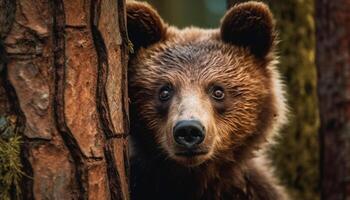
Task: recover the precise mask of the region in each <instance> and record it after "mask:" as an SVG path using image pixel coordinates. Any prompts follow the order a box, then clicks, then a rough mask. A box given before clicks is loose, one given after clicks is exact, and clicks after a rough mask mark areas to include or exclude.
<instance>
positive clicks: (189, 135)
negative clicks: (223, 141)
mask: <svg viewBox="0 0 350 200" xmlns="http://www.w3.org/2000/svg"><path fill="white" fill-rule="evenodd" d="M173 136H174V140H175V142H176V144H177V145H179V146H180V147H181V149H183V151H180V152H177V153H176V155H180V156H195V155H199V154H205V153H207V152H204V151H201V150H199V149H198V146H199V145H200V144H201V143H202V142H203V141H204V138H205V128H204V126H203V125H202V124H201V123H200V122H199V121H197V120H181V121H178V122H177V123H176V124H175V126H174V129H173Z"/></svg>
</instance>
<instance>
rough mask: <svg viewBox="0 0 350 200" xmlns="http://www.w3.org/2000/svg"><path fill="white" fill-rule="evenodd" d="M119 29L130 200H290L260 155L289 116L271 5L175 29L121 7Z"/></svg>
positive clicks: (141, 7) (142, 7)
mask: <svg viewBox="0 0 350 200" xmlns="http://www.w3.org/2000/svg"><path fill="white" fill-rule="evenodd" d="M127 26H128V34H129V38H130V40H131V42H132V43H133V45H134V50H135V52H134V54H133V55H131V57H130V62H129V96H130V101H131V103H130V120H131V128H130V129H131V196H132V197H131V199H132V200H150V199H152V200H197V199H198V200H199V199H201V200H205V199H206V200H219V199H225V200H226V199H227V200H232V199H238V200H241V199H254V200H255V199H256V200H284V199H288V198H287V195H286V193H285V191H284V190H283V188H282V187H281V186H279V185H278V183H277V181H276V180H275V178H274V177H273V176H272V172H271V171H272V170H271V167H270V166H269V165H268V162H266V159H265V156H264V155H265V153H264V152H265V150H266V148H267V147H268V146H269V144H271V142H272V138H273V136H274V135H275V133H277V132H278V129H279V128H280V127H281V125H282V124H283V123H284V122H285V121H286V111H287V109H286V105H285V95H284V89H283V84H282V83H281V80H280V75H279V73H278V71H277V69H276V63H277V58H278V57H277V56H276V53H275V51H276V47H275V46H276V43H277V42H276V32H275V22H274V18H273V16H272V14H271V12H270V10H269V8H268V7H267V6H266V5H265V4H264V3H259V2H246V3H241V4H237V5H235V6H233V7H232V8H231V9H229V10H228V11H227V13H226V14H225V15H224V17H223V19H222V21H221V26H220V28H218V29H211V30H207V29H200V28H195V27H190V28H184V29H178V28H176V27H174V26H169V25H168V24H166V23H165V22H164V21H163V20H162V19H161V18H160V16H159V15H158V13H157V12H156V11H155V10H154V9H153V8H152V7H151V6H150V5H148V4H146V3H140V2H129V3H127Z"/></svg>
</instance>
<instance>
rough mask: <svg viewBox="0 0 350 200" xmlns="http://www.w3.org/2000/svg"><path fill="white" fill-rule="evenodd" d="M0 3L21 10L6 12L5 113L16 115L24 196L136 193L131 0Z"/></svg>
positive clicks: (104, 196)
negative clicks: (131, 147) (130, 145)
mask: <svg viewBox="0 0 350 200" xmlns="http://www.w3.org/2000/svg"><path fill="white" fill-rule="evenodd" d="M1 1H2V2H1V6H2V5H6V6H7V5H10V4H11V5H14V8H15V12H13V13H14V16H11V15H10V14H6V15H4V16H2V15H1V16H0V18H1V19H0V20H1V21H0V22H1V26H2V27H1V28H2V30H1V31H0V33H1V34H2V35H1V40H2V43H3V44H2V46H3V50H4V51H5V53H6V54H7V56H6V57H7V59H6V63H5V61H4V59H3V58H4V56H2V63H5V64H4V66H3V69H2V71H3V72H2V74H1V87H0V92H1V95H5V96H6V98H5V97H4V98H1V101H0V104H1V105H0V112H1V113H0V114H1V115H4V114H8V113H15V114H16V115H17V116H18V122H19V126H20V129H19V130H20V132H21V134H22V135H23V140H24V141H23V145H22V152H21V157H22V161H23V163H22V164H23V170H24V172H25V174H26V175H25V176H24V179H23V184H22V194H23V199H50V200H51V199H59V200H61V199H94V200H96V199H101V200H102V199H103V200H104V199H118V200H119V199H129V196H128V193H129V192H128V170H129V166H128V151H127V135H128V127H129V125H128V97H127V83H126V80H127V77H126V76H127V55H128V54H127V53H128V52H127V50H128V48H127V45H126V44H128V43H127V41H128V40H127V34H126V33H127V32H126V24H125V5H124V4H125V1H124V0H74V1H72V0H52V1H47V0H40V1H34V0H16V1H13V0H1ZM3 8H4V7H1V8H0V9H1V10H0V13H1V12H2V13H4V10H3ZM6 10H8V9H7V8H6ZM11 17H12V18H13V20H9V19H10V18H11ZM12 18H11V19H12ZM2 21H6V22H9V21H11V22H12V23H11V25H9V26H10V27H11V28H10V29H9V31H3V27H4V26H3V24H2ZM5 32H6V33H5ZM0 56H1V55H0ZM0 64H1V63H0Z"/></svg>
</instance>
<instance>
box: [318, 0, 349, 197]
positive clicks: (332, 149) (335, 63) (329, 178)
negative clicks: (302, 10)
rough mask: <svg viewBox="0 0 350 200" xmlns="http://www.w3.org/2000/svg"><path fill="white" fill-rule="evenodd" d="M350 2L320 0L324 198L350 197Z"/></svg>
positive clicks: (322, 185) (319, 28)
mask: <svg viewBox="0 0 350 200" xmlns="http://www.w3.org/2000/svg"><path fill="white" fill-rule="evenodd" d="M349 10H350V2H349V1H345V0H317V1H316V25H317V26H316V27H317V56H316V58H317V59H316V60H317V68H318V95H319V105H320V106H319V107H320V116H321V129H320V141H321V179H322V180H321V181H322V183H321V188H322V199H327V200H343V199H344V200H345V199H350V57H349V55H350V26H349V21H350V12H349Z"/></svg>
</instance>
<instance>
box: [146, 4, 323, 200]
mask: <svg viewBox="0 0 350 200" xmlns="http://www.w3.org/2000/svg"><path fill="white" fill-rule="evenodd" d="M146 1H147V2H149V3H150V4H152V5H153V6H154V7H155V8H156V9H157V10H158V12H159V13H160V15H161V16H162V17H163V19H164V20H165V21H166V22H167V23H169V24H171V25H175V26H178V27H180V28H182V27H185V26H191V25H193V26H198V27H202V28H216V27H218V26H219V23H220V19H221V17H222V16H223V14H224V12H225V11H226V8H227V5H226V0H215V1H214V0H196V1H188V0H166V1H165V0H146ZM264 2H265V3H267V4H269V6H270V8H271V9H272V11H273V13H274V15H275V17H276V20H277V27H278V32H279V39H280V43H279V56H280V64H279V69H280V71H281V73H282V74H283V77H284V81H285V83H286V85H287V87H288V95H289V96H288V101H289V105H290V110H291V116H290V122H289V124H288V125H287V126H285V127H284V129H283V131H282V135H281V137H280V138H279V139H278V140H279V143H278V145H277V146H275V147H274V148H273V149H271V151H270V156H271V158H272V160H273V164H274V165H275V166H276V173H277V175H278V176H280V180H281V181H282V184H284V185H285V186H286V187H287V188H288V190H289V193H290V194H291V195H292V197H293V198H292V199H303V200H316V199H319V182H320V181H319V167H318V166H319V146H318V128H319V118H318V116H319V115H318V109H317V108H318V106H317V90H316V76H317V75H316V66H315V23H314V1H313V0H283V1H281V0H265V1H264Z"/></svg>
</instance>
